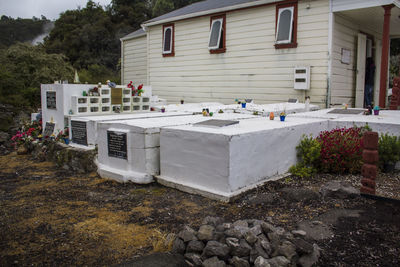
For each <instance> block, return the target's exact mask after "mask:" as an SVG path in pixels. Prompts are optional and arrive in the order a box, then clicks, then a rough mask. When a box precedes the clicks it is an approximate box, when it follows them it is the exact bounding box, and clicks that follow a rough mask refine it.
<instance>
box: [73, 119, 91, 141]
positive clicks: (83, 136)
mask: <svg viewBox="0 0 400 267" xmlns="http://www.w3.org/2000/svg"><path fill="white" fill-rule="evenodd" d="M71 133H72V142H73V143H75V144H79V145H84V146H87V145H88V143H87V131H86V122H84V121H71Z"/></svg>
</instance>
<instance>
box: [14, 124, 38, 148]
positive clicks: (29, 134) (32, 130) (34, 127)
mask: <svg viewBox="0 0 400 267" xmlns="http://www.w3.org/2000/svg"><path fill="white" fill-rule="evenodd" d="M26 129H27V130H26ZM41 132H42V122H41V121H40V122H33V123H31V124H28V125H25V126H24V127H22V129H21V130H20V131H17V133H16V134H15V135H14V136H13V137H11V141H12V142H13V145H14V147H17V145H24V144H27V143H29V142H31V141H33V140H36V139H37V138H38V136H39V135H40V134H41Z"/></svg>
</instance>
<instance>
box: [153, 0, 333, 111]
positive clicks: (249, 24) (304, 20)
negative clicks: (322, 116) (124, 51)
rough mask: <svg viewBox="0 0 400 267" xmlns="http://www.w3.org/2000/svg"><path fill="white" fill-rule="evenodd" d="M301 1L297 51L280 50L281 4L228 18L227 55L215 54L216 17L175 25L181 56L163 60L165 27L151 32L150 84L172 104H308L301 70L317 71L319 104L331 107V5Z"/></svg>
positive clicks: (313, 87)
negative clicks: (296, 84) (297, 76)
mask: <svg viewBox="0 0 400 267" xmlns="http://www.w3.org/2000/svg"><path fill="white" fill-rule="evenodd" d="M307 4H308V2H303V1H300V2H299V8H298V32H297V42H298V47H297V48H291V49H275V47H274V41H275V5H270V6H263V7H258V8H250V9H245V10H238V11H232V12H228V13H226V52H225V53H222V54H210V53H209V51H208V47H207V45H208V38H209V28H210V16H204V17H199V18H193V19H187V20H183V21H178V22H175V56H174V57H162V54H161V50H162V25H157V26H151V27H149V28H148V36H149V37H148V45H149V54H148V62H149V72H148V79H149V83H150V85H151V86H152V88H153V94H155V95H158V96H159V97H162V98H165V99H167V100H168V101H170V102H178V101H179V100H180V99H185V101H187V102H199V101H219V102H223V103H232V102H233V100H234V99H235V98H239V99H243V98H252V99H254V100H255V101H256V103H271V102H281V101H287V100H288V98H298V99H299V100H300V101H304V96H305V95H304V92H303V91H298V90H294V89H293V69H294V67H295V66H304V65H306V66H311V90H309V91H307V92H306V95H310V96H311V100H312V102H313V103H316V104H319V105H321V106H324V105H325V101H326V92H327V70H328V27H329V22H328V18H329V3H328V1H324V0H318V1H312V2H311V8H309V9H307V8H306V7H307Z"/></svg>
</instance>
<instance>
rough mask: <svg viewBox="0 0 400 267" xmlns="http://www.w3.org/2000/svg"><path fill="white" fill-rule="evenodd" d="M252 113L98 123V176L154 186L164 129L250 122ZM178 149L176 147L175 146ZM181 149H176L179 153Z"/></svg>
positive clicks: (176, 147)
mask: <svg viewBox="0 0 400 267" xmlns="http://www.w3.org/2000/svg"><path fill="white" fill-rule="evenodd" d="M250 118H254V116H252V115H249V114H233V113H226V114H216V115H214V116H213V117H204V116H202V115H190V116H174V117H165V118H151V119H150V118H148V119H138V120H128V121H112V122H100V123H99V124H98V127H97V129H98V141H99V143H98V173H99V174H100V176H102V177H104V178H111V179H114V180H117V181H120V182H126V181H133V182H135V183H150V182H152V181H153V176H154V175H158V174H159V170H160V161H159V158H160V155H159V154H160V140H159V136H160V129H161V128H162V127H166V126H174V125H186V124H192V123H197V122H202V121H205V120H209V119H219V120H227V119H229V120H240V119H250ZM171 145H172V146H174V144H171ZM179 151H180V147H179V146H175V152H174V153H179Z"/></svg>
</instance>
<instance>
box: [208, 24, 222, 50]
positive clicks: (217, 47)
mask: <svg viewBox="0 0 400 267" xmlns="http://www.w3.org/2000/svg"><path fill="white" fill-rule="evenodd" d="M217 21H220V22H221V27H220V28H219V33H218V41H217V45H216V46H210V41H211V34H212V29H213V26H214V23H215V22H217ZM222 27H224V19H223V18H218V19H213V20H212V23H211V28H210V36H209V37H208V49H209V50H216V49H219V44H220V42H221V38H222V36H221V35H222V34H221V33H222Z"/></svg>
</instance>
